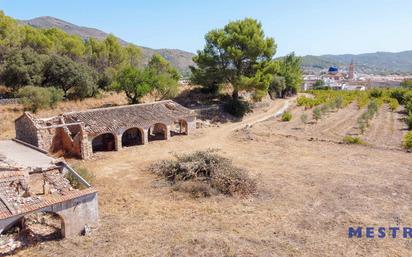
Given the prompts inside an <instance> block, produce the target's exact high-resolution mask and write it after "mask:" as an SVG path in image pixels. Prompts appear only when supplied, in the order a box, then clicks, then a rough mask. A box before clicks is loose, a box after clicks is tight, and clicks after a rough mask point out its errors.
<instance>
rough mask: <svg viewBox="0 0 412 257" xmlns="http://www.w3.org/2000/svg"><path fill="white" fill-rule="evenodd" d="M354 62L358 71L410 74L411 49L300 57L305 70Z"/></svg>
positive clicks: (411, 69)
mask: <svg viewBox="0 0 412 257" xmlns="http://www.w3.org/2000/svg"><path fill="white" fill-rule="evenodd" d="M352 60H353V62H354V64H355V67H356V69H357V71H358V72H360V73H366V74H382V75H386V74H394V73H397V74H411V73H412V50H406V51H401V52H386V51H378V52H373V53H362V54H339V55H333V54H325V55H306V56H303V57H302V67H303V69H304V70H306V71H318V70H321V69H327V68H328V67H329V66H333V65H334V66H348V65H349V64H350V63H351V62H352Z"/></svg>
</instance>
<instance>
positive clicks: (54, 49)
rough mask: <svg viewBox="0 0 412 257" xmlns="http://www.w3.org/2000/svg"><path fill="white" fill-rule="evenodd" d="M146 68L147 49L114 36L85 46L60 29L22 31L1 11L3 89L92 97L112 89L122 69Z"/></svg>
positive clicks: (0, 79) (23, 27) (0, 73)
mask: <svg viewBox="0 0 412 257" xmlns="http://www.w3.org/2000/svg"><path fill="white" fill-rule="evenodd" d="M125 66H131V67H140V66H142V59H141V49H140V48H139V47H137V46H135V45H132V44H128V45H126V46H123V45H121V44H120V42H119V40H118V39H117V38H116V37H115V36H113V35H109V36H107V37H106V38H105V39H104V40H97V39H93V38H90V39H88V40H84V39H82V38H81V37H79V36H76V35H69V34H67V33H66V32H64V31H62V30H60V29H57V28H50V29H38V28H33V27H31V26H26V25H20V24H18V23H17V21H16V20H14V19H12V18H10V17H8V16H6V15H4V13H3V12H1V11H0V83H3V84H5V85H6V86H7V87H9V88H10V89H11V90H12V91H14V92H17V90H18V89H19V88H21V87H23V86H27V85H33V86H53V87H57V88H61V89H62V90H63V91H64V92H65V96H66V97H75V98H84V97H87V96H92V95H94V93H95V92H96V90H97V88H102V89H107V88H109V85H110V84H111V83H112V82H113V79H114V77H115V75H116V73H117V72H118V71H119V70H121V69H122V67H125Z"/></svg>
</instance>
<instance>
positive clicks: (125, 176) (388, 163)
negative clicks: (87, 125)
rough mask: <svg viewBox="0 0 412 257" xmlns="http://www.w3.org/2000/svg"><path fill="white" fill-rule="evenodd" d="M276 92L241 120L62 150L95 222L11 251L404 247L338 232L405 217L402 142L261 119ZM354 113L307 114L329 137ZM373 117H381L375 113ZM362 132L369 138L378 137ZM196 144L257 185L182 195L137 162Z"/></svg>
mask: <svg viewBox="0 0 412 257" xmlns="http://www.w3.org/2000/svg"><path fill="white" fill-rule="evenodd" d="M286 101H290V100H277V101H275V102H274V103H273V104H272V105H271V106H270V107H268V108H265V109H263V110H261V111H259V112H254V113H252V114H250V115H249V116H248V117H246V118H245V119H244V120H243V121H242V122H237V123H226V124H223V125H220V126H218V127H207V128H202V129H198V130H197V131H196V132H195V133H194V134H192V135H189V136H176V137H172V139H171V140H170V141H168V142H166V141H156V142H153V143H150V144H148V145H145V146H137V147H130V148H127V149H122V150H121V151H120V152H110V153H101V154H98V155H97V156H96V158H95V159H94V160H90V161H76V160H72V161H71V163H72V164H75V165H81V166H84V167H86V168H88V169H89V170H91V171H93V172H94V174H95V175H96V182H95V186H96V187H97V188H98V190H99V208H100V209H99V212H100V227H99V229H98V230H95V231H93V232H92V233H91V235H89V236H83V237H81V236H79V237H75V238H70V239H64V240H61V241H54V242H47V243H44V244H39V245H37V246H35V247H33V248H29V249H26V250H23V251H20V252H19V253H18V254H17V255H18V256H410V255H411V253H412V243H411V241H410V239H401V238H397V239H392V238H385V239H366V238H361V239H348V237H347V229H348V227H349V226H384V227H388V226H412V207H411V205H410V203H411V200H412V188H411V187H410V184H411V182H412V174H411V172H412V168H411V167H412V158H411V154H410V153H406V152H403V151H400V150H390V149H383V148H382V149H380V148H376V147H371V146H358V145H343V144H337V143H334V142H331V141H309V140H307V138H305V137H297V136H293V135H290V134H289V133H290V131H299V130H298V129H297V130H296V129H293V127H294V126H293V124H294V123H293V122H297V123H299V121H294V120H292V122H291V123H290V124H285V123H281V122H279V121H278V119H273V118H272V119H269V120H267V121H262V120H265V119H266V118H270V117H272V116H273V113H275V112H276V111H277V110H279V109H281V108H282V107H284V106H285V102H286ZM294 111H295V110H293V112H294ZM357 113H358V112H356V111H355V110H353V109H352V108H347V109H344V110H340V111H339V112H337V113H332V114H330V117H329V118H330V121H327V119H325V120H324V121H322V122H324V123H325V124H323V123H322V122H319V124H318V125H314V126H319V127H320V128H322V130H321V132H319V133H320V134H319V136H322V137H329V136H336V138H339V139H341V138H340V134H341V133H346V132H347V131H350V130H351V127H352V123H351V122H352V121H353V120H354V119H356V118H355V117H353V116H354V115H355V116H356V115H357ZM335 115H340V116H341V117H344V118H345V119H344V121H345V122H343V121H342V120H341V119H340V118H339V117H337V116H335ZM388 116H389V118H388ZM296 117H298V116H296V115H295V118H296ZM379 119H382V120H391V119H392V118H391V115H390V114H389V115H387V114H384V115H383V116H382V117H380V118H379ZM258 121H259V122H258ZM394 122H396V121H394ZM297 126H300V125H299V124H297ZM330 126H333V128H330ZM385 126H386V125H385ZM396 126H397V125H394V127H396ZM289 127H291V128H290V129H289ZM389 127H391V125H389ZM314 130H316V129H315V128H314ZM381 130H382V129H380V128H377V129H372V128H371V131H381ZM280 132H287V133H285V134H284V135H282V133H280ZM373 133H376V132H373ZM373 133H372V132H371V133H370V134H369V135H371V136H370V137H371V138H379V134H376V135H375V136H374V134H373ZM335 134H337V135H335ZM308 135H310V134H308ZM383 135H386V134H383ZM395 137H396V136H395ZM208 148H216V149H220V153H221V154H222V155H224V156H226V157H229V158H232V159H233V160H234V163H235V164H236V165H239V166H241V167H244V168H246V169H248V170H249V171H250V173H251V176H252V177H254V178H256V179H257V181H258V190H259V194H258V195H257V196H254V197H249V198H245V199H240V198H231V197H225V196H214V197H210V198H202V199H193V198H191V197H190V196H188V195H185V194H182V193H179V192H172V191H171V189H170V187H168V186H167V185H166V184H165V183H164V182H163V181H162V180H161V179H159V178H157V177H156V176H154V175H153V174H151V173H149V172H148V170H147V167H148V165H150V164H151V163H152V162H153V161H156V160H160V159H164V158H171V157H172V155H173V153H184V152H191V151H193V150H205V149H208Z"/></svg>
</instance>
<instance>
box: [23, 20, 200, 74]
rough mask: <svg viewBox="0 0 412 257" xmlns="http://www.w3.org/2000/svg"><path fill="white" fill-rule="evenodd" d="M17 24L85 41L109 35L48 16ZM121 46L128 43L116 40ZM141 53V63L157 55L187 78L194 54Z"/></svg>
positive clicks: (145, 49)
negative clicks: (56, 29)
mask: <svg viewBox="0 0 412 257" xmlns="http://www.w3.org/2000/svg"><path fill="white" fill-rule="evenodd" d="M19 23H21V24H24V25H29V26H32V27H34V28H39V29H51V28H58V29H61V30H63V31H64V32H66V33H67V34H69V35H76V36H79V37H81V38H83V39H85V40H87V39H89V38H95V39H98V40H105V39H106V38H107V37H108V36H109V34H108V33H106V32H104V31H101V30H99V29H95V28H88V27H83V26H78V25H75V24H73V23H70V22H67V21H64V20H60V19H57V18H54V17H50V16H43V17H38V18H34V19H31V20H21V21H19ZM117 40H118V41H119V43H120V44H121V45H128V44H129V43H128V42H126V41H125V40H123V39H121V38H117ZM139 47H140V49H141V53H142V63H143V64H147V63H149V60H150V58H151V57H152V56H153V55H154V54H156V53H158V54H160V55H161V56H163V57H164V58H165V59H166V60H168V61H169V62H170V63H171V64H172V65H173V66H174V67H175V68H177V69H178V70H179V72H180V73H181V74H182V75H183V76H188V72H189V66H190V65H193V61H192V57H193V56H194V54H192V53H189V52H186V51H182V50H179V49H152V48H148V47H142V46H139Z"/></svg>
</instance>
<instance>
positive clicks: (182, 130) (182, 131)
mask: <svg viewBox="0 0 412 257" xmlns="http://www.w3.org/2000/svg"><path fill="white" fill-rule="evenodd" d="M170 133H171V136H177V135H187V134H188V124H187V121H186V120H184V119H180V120H177V121H175V122H174V124H173V127H172V130H171V131H170Z"/></svg>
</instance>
